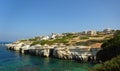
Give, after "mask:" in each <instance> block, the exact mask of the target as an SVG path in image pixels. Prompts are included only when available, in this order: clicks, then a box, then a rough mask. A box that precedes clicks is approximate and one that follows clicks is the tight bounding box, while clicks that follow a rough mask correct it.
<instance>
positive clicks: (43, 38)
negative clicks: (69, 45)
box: [41, 36, 49, 40]
mask: <svg viewBox="0 0 120 71" xmlns="http://www.w3.org/2000/svg"><path fill="white" fill-rule="evenodd" d="M48 39H49V36H43V37H42V39H41V40H48Z"/></svg>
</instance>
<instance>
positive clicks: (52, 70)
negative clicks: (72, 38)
mask: <svg viewBox="0 0 120 71" xmlns="http://www.w3.org/2000/svg"><path fill="white" fill-rule="evenodd" d="M6 48H7V47H6V46H4V45H0V71H87V70H88V69H89V68H91V67H93V65H92V64H88V63H79V62H76V61H71V60H60V59H55V58H43V57H39V56H32V55H25V54H19V53H18V52H15V51H10V50H7V49H6Z"/></svg>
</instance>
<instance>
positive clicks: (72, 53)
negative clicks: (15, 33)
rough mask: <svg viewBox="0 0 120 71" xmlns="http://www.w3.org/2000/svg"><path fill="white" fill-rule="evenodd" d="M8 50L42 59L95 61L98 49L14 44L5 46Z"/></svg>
mask: <svg viewBox="0 0 120 71" xmlns="http://www.w3.org/2000/svg"><path fill="white" fill-rule="evenodd" d="M6 46H8V49H10V50H14V51H19V52H20V53H24V54H31V55H37V56H43V57H55V58H59V59H65V60H78V61H91V59H92V60H95V56H96V53H97V52H98V51H99V50H100V48H97V47H96V48H93V46H91V47H90V46H63V47H60V46H41V45H39V44H37V45H33V46H30V44H26V43H21V42H15V43H12V44H7V45H6Z"/></svg>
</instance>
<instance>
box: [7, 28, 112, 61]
mask: <svg viewBox="0 0 120 71" xmlns="http://www.w3.org/2000/svg"><path fill="white" fill-rule="evenodd" d="M113 33H114V31H113V30H109V29H106V30H104V31H84V32H70V33H62V34H56V33H52V34H51V35H49V36H38V37H34V38H30V39H24V40H18V41H16V42H13V43H11V44H6V46H8V48H7V49H9V50H14V51H19V52H20V53H24V54H31V55H37V56H42V57H54V58H58V59H65V60H77V61H80V62H95V61H96V54H97V52H98V51H99V50H101V45H102V43H103V42H104V41H106V40H108V39H110V38H112V37H113Z"/></svg>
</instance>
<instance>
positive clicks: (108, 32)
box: [103, 28, 112, 34]
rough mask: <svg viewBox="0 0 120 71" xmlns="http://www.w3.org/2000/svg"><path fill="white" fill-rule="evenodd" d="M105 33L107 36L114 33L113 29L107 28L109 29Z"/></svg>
mask: <svg viewBox="0 0 120 71" xmlns="http://www.w3.org/2000/svg"><path fill="white" fill-rule="evenodd" d="M103 32H104V33H105V34H110V33H111V32H112V29H110V28H107V29H104V30H103Z"/></svg>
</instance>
